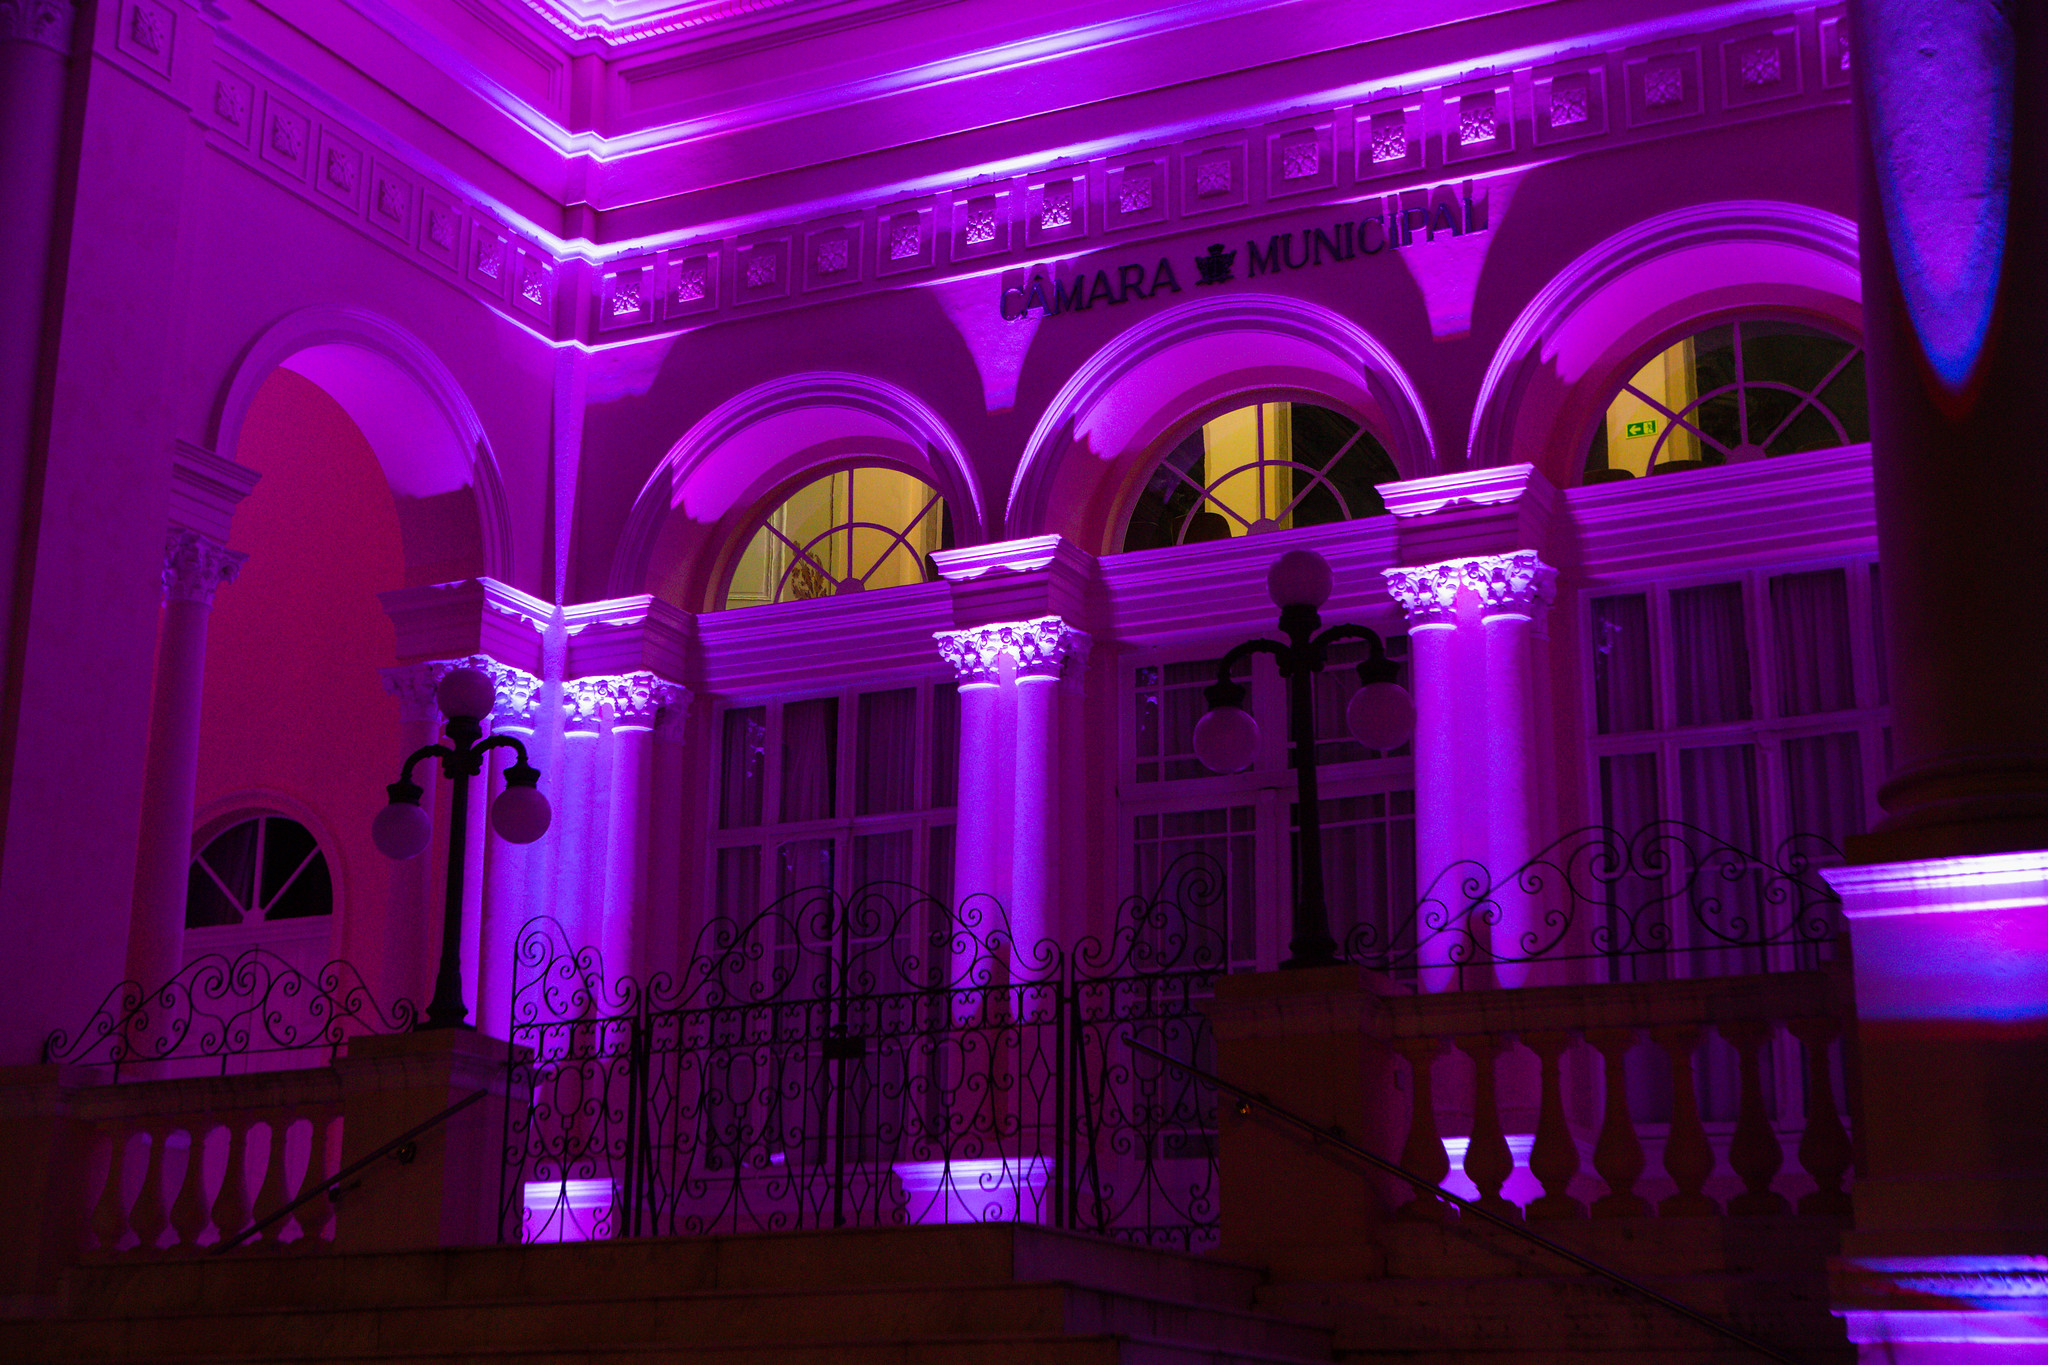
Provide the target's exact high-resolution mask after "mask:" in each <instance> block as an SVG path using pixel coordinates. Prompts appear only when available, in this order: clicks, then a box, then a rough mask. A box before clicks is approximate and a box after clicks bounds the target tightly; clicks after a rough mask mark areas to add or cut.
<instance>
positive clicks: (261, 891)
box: [185, 815, 334, 929]
mask: <svg viewBox="0 0 2048 1365" xmlns="http://www.w3.org/2000/svg"><path fill="white" fill-rule="evenodd" d="M333 913H334V878H333V876H332V874H331V873H329V871H328V868H327V855H326V854H324V853H322V852H321V851H320V845H319V842H318V841H317V840H315V839H314V838H313V834H312V831H310V830H308V829H307V828H306V827H305V826H304V825H302V824H300V823H299V822H298V821H296V820H292V819H287V818H286V817H285V816H282V815H258V816H254V817H252V818H250V819H247V820H242V821H238V822H237V823H235V824H233V825H230V826H229V827H228V828H227V829H225V830H222V831H221V832H220V833H219V834H217V835H215V836H214V837H213V838H212V839H210V840H208V841H207V845H206V847H205V848H203V849H201V850H199V856H198V857H196V858H194V859H193V860H192V867H191V870H190V871H189V872H188V873H187V874H186V881H185V927H186V928H187V929H212V928H218V927H220V926H223V925H230V924H257V923H260V922H263V921H266V920H287V919H308V918H311V917H313V916H316V915H331V914H333Z"/></svg>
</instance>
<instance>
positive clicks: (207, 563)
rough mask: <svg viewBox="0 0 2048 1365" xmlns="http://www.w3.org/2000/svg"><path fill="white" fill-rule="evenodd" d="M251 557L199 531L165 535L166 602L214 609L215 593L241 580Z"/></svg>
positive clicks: (176, 532)
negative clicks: (223, 586) (226, 584)
mask: <svg viewBox="0 0 2048 1365" xmlns="http://www.w3.org/2000/svg"><path fill="white" fill-rule="evenodd" d="M248 558H249V556H247V555H245V554H243V553H241V552H240V551H239V550H230V549H228V548H227V547H226V546H224V545H221V544H218V543H217V542H215V541H212V540H209V539H207V538H206V537H205V536H202V535H200V534H199V533H198V532H196V531H187V530H183V529H174V530H172V531H170V532H168V533H167V534H166V535H165V536H164V601H165V602H197V603H198V604H199V605H200V606H202V607H211V606H212V605H213V594H214V590H215V589H216V588H218V587H220V585H221V584H223V583H232V582H234V581H235V579H236V578H238V577H240V576H241V572H242V565H243V564H244V563H246V562H247V561H248Z"/></svg>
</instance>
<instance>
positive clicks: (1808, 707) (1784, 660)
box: [1771, 569, 1856, 716]
mask: <svg viewBox="0 0 2048 1365" xmlns="http://www.w3.org/2000/svg"><path fill="white" fill-rule="evenodd" d="M1771 622H1772V627H1773V629H1772V632H1771V633H1772V642H1773V643H1774V644H1775V645H1776V646H1777V648H1776V653H1777V656H1778V714H1780V715H1784V716H1810V715H1813V714H1814V713H1816V712H1819V711H1846V710H1848V709H1849V708H1851V707H1853V706H1855V705H1856V674H1855V664H1854V662H1853V660H1852V656H1851V654H1850V648H1849V582H1848V578H1847V576H1846V575H1845V574H1844V573H1843V572H1842V570H1840V569H1825V570H1822V571H1821V572H1819V573H1794V574H1781V575H1779V576H1778V577H1776V578H1773V579H1772V580H1771Z"/></svg>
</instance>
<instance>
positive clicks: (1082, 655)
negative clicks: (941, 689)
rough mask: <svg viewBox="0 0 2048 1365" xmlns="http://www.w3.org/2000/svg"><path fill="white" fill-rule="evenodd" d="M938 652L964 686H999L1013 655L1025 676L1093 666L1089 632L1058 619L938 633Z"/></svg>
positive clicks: (1042, 618)
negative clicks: (1004, 662) (1007, 659)
mask: <svg viewBox="0 0 2048 1365" xmlns="http://www.w3.org/2000/svg"><path fill="white" fill-rule="evenodd" d="M932 639H934V640H936V641H937V642H938V646H939V654H940V656H941V657H942V658H944V659H945V661H946V662H947V663H949V664H951V665H952V666H953V675H954V677H956V678H958V679H959V680H960V681H961V682H963V683H987V682H994V681H995V679H996V676H997V673H998V672H999V670H1000V668H1001V665H1002V658H1003V656H1004V655H1005V654H1007V655H1009V656H1010V658H1011V659H1012V660H1014V661H1015V662H1016V666H1017V672H1018V673H1019V674H1020V675H1021V676H1024V677H1035V678H1057V677H1059V676H1060V675H1061V674H1062V673H1063V672H1064V671H1066V670H1067V669H1068V668H1069V667H1070V666H1071V668H1072V669H1073V671H1075V672H1077V673H1078V672H1079V671H1080V670H1081V669H1082V668H1083V667H1085V666H1086V664H1087V662H1088V647H1089V644H1090V640H1089V636H1088V632H1086V631H1084V630H1076V629H1075V628H1074V627H1072V626H1070V625H1068V624H1067V623H1066V621H1065V620H1064V619H1063V618H1061V617H1058V616H1040V617H1037V618H1035V619H1033V620H1030V621H999V622H994V623H992V624H989V625H985V626H969V627H968V628H967V629H965V630H935V631H933V632H932Z"/></svg>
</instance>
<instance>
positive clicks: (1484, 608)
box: [1380, 550, 1557, 627]
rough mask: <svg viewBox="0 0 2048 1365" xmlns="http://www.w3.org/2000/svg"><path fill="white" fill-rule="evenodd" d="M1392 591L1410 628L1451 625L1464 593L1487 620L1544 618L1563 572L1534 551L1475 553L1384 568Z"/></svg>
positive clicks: (1384, 573) (1389, 592)
mask: <svg viewBox="0 0 2048 1365" xmlns="http://www.w3.org/2000/svg"><path fill="white" fill-rule="evenodd" d="M1380 572H1381V575H1382V576H1383V577H1384V578H1385V579H1386V580H1387V592H1388V594H1389V595H1391V596H1392V597H1393V599H1394V600H1395V601H1396V602H1399V603H1400V604H1401V608H1402V610H1403V611H1405V612H1407V614H1408V624H1409V625H1410V626H1417V627H1419V626H1449V625H1456V624H1457V620H1458V594H1459V592H1461V591H1469V592H1471V594H1472V595H1473V597H1474V598H1476V599H1477V600H1478V603H1479V613H1480V615H1481V616H1482V617H1486V616H1526V617H1529V618H1530V619H1531V620H1537V619H1540V618H1541V617H1542V615H1543V613H1544V612H1545V611H1546V610H1548V609H1549V606H1550V604H1551V602H1552V601H1553V600H1554V599H1555V598H1556V596H1557V570H1556V569H1553V568H1551V567H1550V566H1549V565H1548V564H1545V563H1544V562H1543V561H1542V560H1541V559H1539V558H1538V557H1537V554H1536V551H1534V550H1514V551H1511V552H1510V553H1508V554H1504V555H1470V556H1467V557H1465V558H1462V559H1446V560H1444V561H1442V562H1441V563H1437V564H1422V565H1417V566H1414V567H1411V568H1400V569H1383V570H1381V571H1380Z"/></svg>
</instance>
